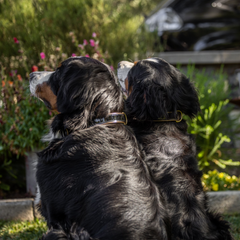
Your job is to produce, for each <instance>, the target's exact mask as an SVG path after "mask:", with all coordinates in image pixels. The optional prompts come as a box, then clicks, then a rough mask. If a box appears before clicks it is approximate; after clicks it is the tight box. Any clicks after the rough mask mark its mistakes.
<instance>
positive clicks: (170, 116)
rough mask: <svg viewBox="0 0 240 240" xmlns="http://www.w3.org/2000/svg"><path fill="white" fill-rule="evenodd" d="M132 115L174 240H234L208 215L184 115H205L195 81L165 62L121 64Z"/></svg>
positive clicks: (219, 220)
mask: <svg viewBox="0 0 240 240" xmlns="http://www.w3.org/2000/svg"><path fill="white" fill-rule="evenodd" d="M118 77H119V81H120V83H121V86H122V88H123V91H124V92H125V94H126V95H127V97H128V98H127V100H126V113H127V116H128V119H129V123H130V126H131V127H132V128H133V129H134V132H135V135H136V137H137V140H138V142H139V143H140V145H141V147H142V150H143V152H144V153H145V155H146V158H145V162H146V163H147V165H148V166H149V168H150V170H151V172H152V175H153V178H154V180H155V181H156V183H157V184H158V188H159V190H160V192H162V193H163V196H164V200H165V203H166V209H167V212H168V215H169V218H170V221H171V236H172V238H171V239H173V240H232V239H233V238H232V236H231V234H230V227H229V224H228V222H226V221H224V220H223V219H222V218H221V216H220V215H218V214H213V213H211V212H210V211H209V210H208V205H207V199H206V195H205V193H204V192H203V188H202V184H201V176H202V172H201V171H200V170H199V169H198V163H197V160H196V146H195V142H194V140H193V138H192V136H191V135H190V134H188V133H187V123H186V121H185V120H183V119H182V114H185V115H187V116H189V117H190V118H193V117H195V116H196V114H197V113H198V111H199V110H200V106H199V100H198V94H197V91H196V90H195V88H194V86H193V84H192V83H191V82H190V81H189V79H188V78H187V77H186V76H185V75H184V74H182V73H181V72H180V71H178V70H177V69H176V68H175V67H173V66H172V65H170V64H169V63H167V62H166V61H164V60H163V59H160V58H150V59H145V60H141V61H138V62H136V63H130V62H126V61H123V62H120V63H119V66H118Z"/></svg>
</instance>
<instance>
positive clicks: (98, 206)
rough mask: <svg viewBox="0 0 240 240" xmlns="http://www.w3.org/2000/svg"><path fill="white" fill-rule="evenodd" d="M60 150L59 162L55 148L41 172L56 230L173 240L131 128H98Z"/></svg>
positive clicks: (47, 209) (45, 201)
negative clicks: (58, 227) (75, 228)
mask: <svg viewBox="0 0 240 240" xmlns="http://www.w3.org/2000/svg"><path fill="white" fill-rule="evenodd" d="M54 146H55V148H54V150H53V149H51V155H52V156H54V155H55V154H56V155H58V157H57V158H56V159H54V160H53V158H52V157H51V159H52V160H51V162H50V163H49V162H46V161H45V159H46V157H47V154H48V150H49V149H46V150H44V151H43V152H41V153H40V154H39V156H40V159H39V164H38V172H37V179H38V182H39V183H41V185H40V190H41V193H42V194H41V201H42V207H41V211H42V214H43V215H44V216H45V218H46V219H47V220H48V222H49V223H50V225H53V226H54V224H56V223H61V225H63V226H64V224H65V225H67V228H68V229H69V228H70V226H71V224H72V223H74V222H75V223H78V225H79V226H81V227H83V228H84V229H86V230H87V231H88V232H89V233H90V235H91V237H93V238H98V239H135V240H136V239H167V232H166V225H165V222H164V221H166V219H167V218H166V216H165V215H164V212H165V209H164V206H163V205H162V204H161V202H162V200H161V199H160V195H159V192H158V189H157V188H156V186H155V185H154V184H153V183H152V182H151V180H150V175H149V173H148V170H147V167H146V166H145V163H144V162H143V161H142V158H141V153H140V151H139V149H138V145H137V142H136V141H135V137H134V136H133V134H132V132H131V130H129V128H128V127H125V126H122V125H121V126H119V125H118V126H114V125H112V126H95V127H92V128H90V129H86V130H84V131H81V132H79V133H77V132H76V133H74V134H72V135H71V136H67V137H65V139H63V140H61V142H60V143H57V142H56V143H54ZM59 152H60V154H59ZM53 176H54V177H53Z"/></svg>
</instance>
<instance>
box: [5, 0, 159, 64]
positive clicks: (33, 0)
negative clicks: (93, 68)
mask: <svg viewBox="0 0 240 240" xmlns="http://www.w3.org/2000/svg"><path fill="white" fill-rule="evenodd" d="M158 2H159V1H158V0H153V1H148V0H130V1H128V0H122V1H118V0H112V1H108V0H71V1H69V0H2V1H0V29H1V31H0V39H1V41H0V56H1V58H3V57H11V56H13V55H15V52H16V49H17V46H16V45H13V44H12V43H13V38H14V37H17V38H18V39H19V40H20V41H21V42H22V43H23V44H24V46H25V52H26V56H27V57H28V61H29V62H28V63H29V64H30V65H32V64H33V63H34V62H37V60H38V53H39V52H45V53H47V54H49V55H50V54H54V51H55V48H56V47H60V48H61V49H62V50H63V52H66V53H68V54H70V55H71V54H72V53H75V52H76V50H77V46H76V45H75V44H72V38H70V37H69V34H68V33H69V32H74V33H75V34H76V37H77V39H79V42H80V43H82V42H83V40H84V39H89V38H90V37H91V34H92V32H96V33H97V35H98V37H99V38H100V42H101V45H102V49H103V52H106V53H108V54H109V56H110V59H111V61H113V62H110V63H109V62H108V63H109V64H113V63H114V64H116V63H117V62H118V61H120V60H123V58H134V53H135V52H137V53H139V52H144V53H145V50H146V48H145V45H147V44H148V41H145V44H139V42H140V41H139V39H141V40H143V39H145V38H144V37H143V32H142V31H140V26H141V24H142V23H143V21H144V16H143V15H144V14H147V13H148V12H149V11H150V10H151V9H152V8H153V7H155V6H156V4H157V3H158Z"/></svg>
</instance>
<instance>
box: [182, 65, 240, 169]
mask: <svg viewBox="0 0 240 240" xmlns="http://www.w3.org/2000/svg"><path fill="white" fill-rule="evenodd" d="M186 74H187V76H188V77H189V78H190V79H192V80H193V82H194V85H195V86H196V88H197V89H198V91H199V101H200V105H201V112H200V113H199V114H198V116H197V117H196V118H195V119H193V120H189V119H188V124H189V132H190V133H192V134H194V135H195V137H196V144H197V147H198V155H197V156H198V162H199V167H200V169H202V170H204V171H207V170H210V169H214V168H215V167H216V165H217V166H218V167H220V168H226V166H227V165H229V166H239V165H240V162H237V161H232V159H224V158H225V157H226V158H227V156H226V154H225V151H224V148H223V145H224V144H226V143H229V142H230V141H231V138H233V134H234V133H232V132H231V128H229V126H233V125H236V121H235V120H236V119H235V120H234V119H230V118H229V113H230V112H231V110H232V109H233V107H232V106H231V105H229V104H228V97H229V91H230V90H229V88H228V85H227V81H226V75H225V74H223V72H222V69H221V70H220V71H219V72H215V73H207V72H205V71H204V70H202V71H200V70H197V69H196V68H195V67H194V66H193V65H189V66H188V69H187V73H186Z"/></svg>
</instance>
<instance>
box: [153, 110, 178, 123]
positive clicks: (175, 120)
mask: <svg viewBox="0 0 240 240" xmlns="http://www.w3.org/2000/svg"><path fill="white" fill-rule="evenodd" d="M168 113H172V112H168ZM177 113H179V114H178V118H177V119H165V118H159V119H157V120H153V122H177V123H178V122H181V121H182V118H183V113H182V112H181V111H180V110H177Z"/></svg>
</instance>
